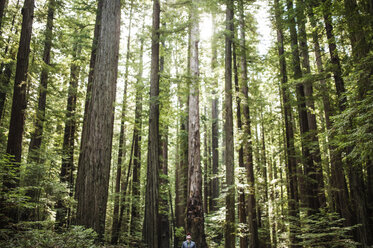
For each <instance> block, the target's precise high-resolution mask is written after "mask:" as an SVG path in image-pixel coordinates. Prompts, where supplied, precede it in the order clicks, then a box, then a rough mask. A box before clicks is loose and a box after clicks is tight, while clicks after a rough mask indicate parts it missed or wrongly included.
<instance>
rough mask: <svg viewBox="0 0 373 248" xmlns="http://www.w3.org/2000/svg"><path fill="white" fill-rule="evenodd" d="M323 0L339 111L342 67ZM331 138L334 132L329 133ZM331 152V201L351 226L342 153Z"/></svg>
mask: <svg viewBox="0 0 373 248" xmlns="http://www.w3.org/2000/svg"><path fill="white" fill-rule="evenodd" d="M322 2H323V8H322V10H323V17H324V23H325V31H326V37H327V39H328V46H329V54H330V62H331V63H332V65H333V67H332V71H333V77H334V83H335V88H336V91H337V96H338V107H339V110H340V112H342V111H344V110H345V109H346V107H347V106H346V105H347V98H346V96H345V92H346V89H345V86H344V81H343V78H342V68H341V63H340V59H339V55H338V50H337V45H336V39H335V36H334V33H333V24H332V17H331V12H330V11H331V10H330V6H331V2H330V0H322ZM331 135H332V137H331V139H333V137H334V135H335V134H334V132H332V133H331ZM330 150H331V151H332V152H331V158H330V160H331V174H332V176H331V186H332V188H333V189H334V192H333V201H334V202H335V203H336V210H337V212H338V213H340V214H341V215H342V217H343V218H344V219H345V225H346V226H351V225H352V223H353V220H352V219H353V217H352V212H351V208H350V200H349V196H348V190H347V183H346V178H345V172H344V169H343V163H342V154H341V153H340V152H339V151H337V150H336V147H330Z"/></svg>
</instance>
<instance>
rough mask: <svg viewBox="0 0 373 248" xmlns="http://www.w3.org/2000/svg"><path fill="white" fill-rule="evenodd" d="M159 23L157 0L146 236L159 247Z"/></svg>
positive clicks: (153, 37) (152, 70) (146, 242)
mask: <svg viewBox="0 0 373 248" xmlns="http://www.w3.org/2000/svg"><path fill="white" fill-rule="evenodd" d="M159 24H160V3H159V0H153V27H152V48H151V51H152V52H151V72H150V106H149V110H150V112H149V140H148V164H147V174H146V178H147V180H146V193H145V219H144V226H143V237H144V241H145V244H147V245H148V246H149V247H153V248H158V247H159V246H158V241H159V240H158V239H159V232H160V230H159V228H158V205H159V204H158V201H159V193H158V187H159V183H158V181H159V172H158V170H159V155H160V153H159V99H158V97H159Z"/></svg>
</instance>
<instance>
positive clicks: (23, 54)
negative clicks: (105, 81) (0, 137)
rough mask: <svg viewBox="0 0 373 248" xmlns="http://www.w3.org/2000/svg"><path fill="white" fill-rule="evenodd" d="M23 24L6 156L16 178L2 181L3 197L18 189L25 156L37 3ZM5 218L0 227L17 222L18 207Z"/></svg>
mask: <svg viewBox="0 0 373 248" xmlns="http://www.w3.org/2000/svg"><path fill="white" fill-rule="evenodd" d="M22 14H23V20H22V31H21V37H20V42H19V47H18V54H17V66H16V75H15V80H14V91H13V101H12V110H11V117H10V125H9V133H8V142H7V149H6V153H7V154H8V155H9V156H10V160H11V162H12V164H13V168H12V169H14V172H13V173H12V174H13V175H14V176H11V175H9V173H5V176H4V178H3V187H2V190H3V193H7V192H9V190H11V189H14V188H16V187H18V185H19V176H20V171H19V167H20V164H19V163H20V162H21V153H22V138H23V132H24V125H25V111H26V107H27V99H26V89H27V83H26V82H27V71H28V65H29V54H30V41H31V33H32V23H33V16H34V0H25V2H24V6H23V10H22ZM4 200H5V199H1V207H5V204H6V203H5V201H4ZM4 216H8V217H9V221H6V220H4V222H3V221H1V223H0V227H4V225H6V224H7V223H12V222H13V223H14V222H17V221H18V213H17V209H16V207H15V206H11V207H9V209H7V211H6V214H5V215H4Z"/></svg>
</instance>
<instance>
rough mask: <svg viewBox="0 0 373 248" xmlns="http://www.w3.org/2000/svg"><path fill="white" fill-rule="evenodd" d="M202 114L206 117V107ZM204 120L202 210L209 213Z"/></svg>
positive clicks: (206, 146)
mask: <svg viewBox="0 0 373 248" xmlns="http://www.w3.org/2000/svg"><path fill="white" fill-rule="evenodd" d="M204 115H205V116H206V118H207V109H206V107H205V108H204ZM206 122H207V121H206V120H204V121H203V130H204V132H205V135H204V136H203V165H204V173H203V212H204V213H205V214H208V213H209V207H211V206H209V199H210V197H211V195H210V192H209V184H210V179H209V175H210V166H209V158H210V154H209V153H208V150H209V147H208V145H207V139H208V130H207V124H206Z"/></svg>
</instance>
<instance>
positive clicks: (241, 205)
mask: <svg viewBox="0 0 373 248" xmlns="http://www.w3.org/2000/svg"><path fill="white" fill-rule="evenodd" d="M235 31H236V30H235ZM241 38H242V37H241ZM243 49H244V48H243ZM243 49H242V48H241V54H243V53H244V52H243V51H244V50H243ZM236 50H237V49H236V46H235V42H233V70H234V85H235V91H236V106H237V109H236V114H237V129H238V130H239V132H242V117H241V98H240V96H239V92H240V87H239V83H238V68H237V58H236V57H237V56H236ZM241 73H243V72H241ZM238 166H239V167H240V169H241V170H243V172H245V175H246V170H245V164H244V161H243V142H242V145H241V146H240V147H239V149H238ZM238 178H239V181H240V184H241V185H245V180H244V177H243V176H242V175H241V174H240V175H239V177H238ZM238 221H239V223H240V225H246V223H247V215H246V205H245V188H244V187H241V188H238ZM246 247H248V237H247V236H246V233H244V235H242V236H240V248H246Z"/></svg>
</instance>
